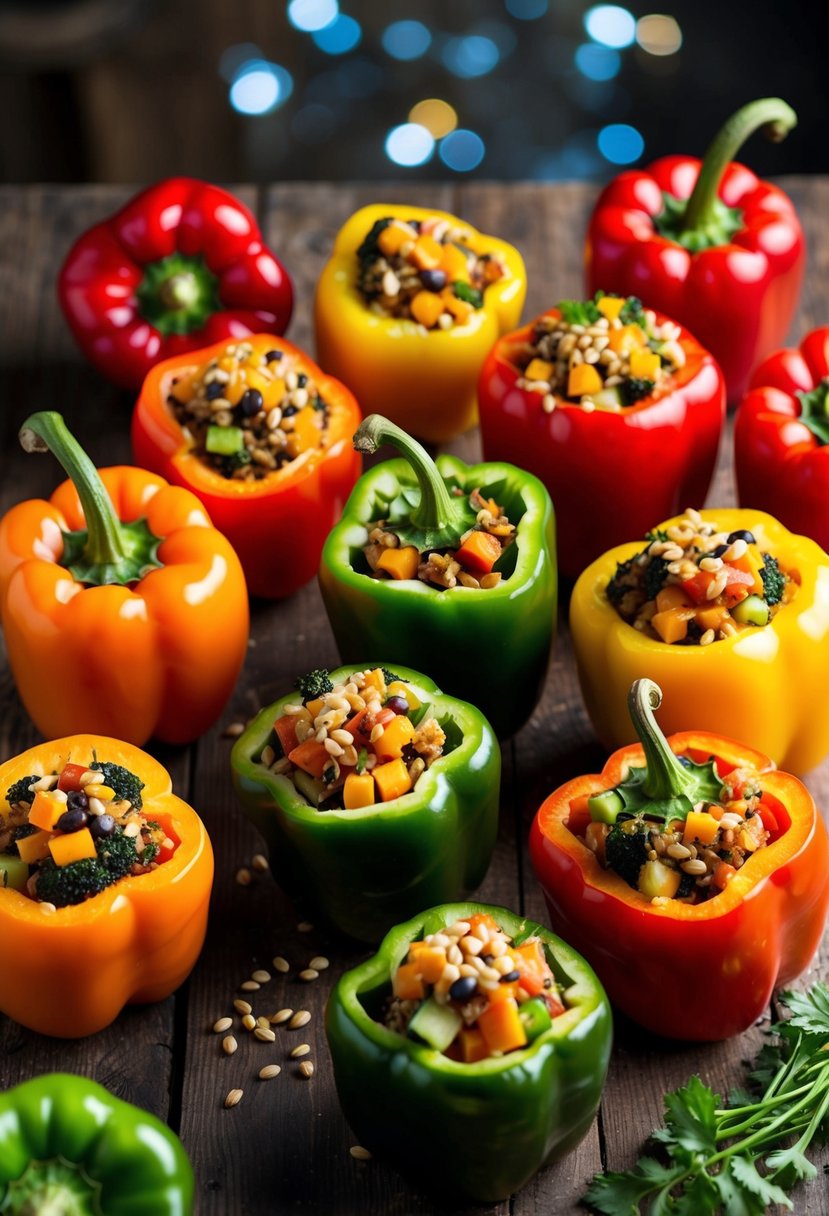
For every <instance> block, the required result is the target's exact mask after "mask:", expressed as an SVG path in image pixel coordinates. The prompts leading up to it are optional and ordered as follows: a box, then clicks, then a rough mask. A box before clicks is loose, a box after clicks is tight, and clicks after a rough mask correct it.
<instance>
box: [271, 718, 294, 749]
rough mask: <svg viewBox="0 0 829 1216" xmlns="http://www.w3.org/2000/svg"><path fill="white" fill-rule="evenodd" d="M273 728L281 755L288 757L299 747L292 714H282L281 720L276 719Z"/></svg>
mask: <svg viewBox="0 0 829 1216" xmlns="http://www.w3.org/2000/svg"><path fill="white" fill-rule="evenodd" d="M273 728H274V730H275V731H276V734H277V738H278V739H279V745H280V747H281V748H282V751H283V754H284V755H286V756H289V755H290V754H291V752H292V751H293V750H294V748H295V747H298V746H299V740H298V739H297V737H296V717H295V716H294V714H283V715H282V717H281V718H277V719H276V721H275V722H274V724H273Z"/></svg>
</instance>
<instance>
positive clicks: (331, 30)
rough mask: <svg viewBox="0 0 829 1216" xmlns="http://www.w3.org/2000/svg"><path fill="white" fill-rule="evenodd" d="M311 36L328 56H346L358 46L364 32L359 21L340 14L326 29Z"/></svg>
mask: <svg viewBox="0 0 829 1216" xmlns="http://www.w3.org/2000/svg"><path fill="white" fill-rule="evenodd" d="M311 36H312V38H313V39H314V42H315V43H316V45H317V46H318V47H319V49H320V50H321V51H325V53H326V54H327V55H345V54H346V53H347V52H348V51H353V50H354V48H355V46H357V45H358V43H359V41H360V39H361V38H362V36H363V31H362V27H361V26H360V23H359V21H355V20H354V18H353V17H347V16H346V15H345V13H340V14H339V15H338V16H337V17H336V18H335V19H334V20H333V21H332V22H331V24H330V25H326V27H325V29H322V30H317V31H316V32H315V33H314V34H312V35H311Z"/></svg>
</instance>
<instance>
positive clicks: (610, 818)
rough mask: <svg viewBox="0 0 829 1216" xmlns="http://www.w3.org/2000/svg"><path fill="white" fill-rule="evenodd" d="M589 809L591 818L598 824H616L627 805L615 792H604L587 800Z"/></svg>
mask: <svg viewBox="0 0 829 1216" xmlns="http://www.w3.org/2000/svg"><path fill="white" fill-rule="evenodd" d="M587 809H588V811H589V812H590V818H591V819H593V820H595V821H596V822H597V823H615V822H616V820H617V819H618V818H619V815H620V813H621V812H622V811H623V810H624V809H625V804H624V801H623V800H622V798H621V797H620V795H619V794H617V793H616V791H615V790H602V792H601V794H593V795H592V796H591V797H590V798H588V799H587Z"/></svg>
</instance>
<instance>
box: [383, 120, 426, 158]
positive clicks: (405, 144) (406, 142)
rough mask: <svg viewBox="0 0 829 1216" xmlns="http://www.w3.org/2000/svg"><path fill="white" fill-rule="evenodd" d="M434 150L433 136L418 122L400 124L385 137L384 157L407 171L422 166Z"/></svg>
mask: <svg viewBox="0 0 829 1216" xmlns="http://www.w3.org/2000/svg"><path fill="white" fill-rule="evenodd" d="M434 150H435V140H434V137H433V135H432V134H431V132H429V131H427V130H426V128H425V127H422V126H421V125H420V123H419V122H404V123H401V125H400V126H399V127H393V128H392V129H391V131H389V133H388V135H387V136H386V156H388V158H389V160H393V161H394V163H395V164H396V165H403V166H404V167H405V168H407V169H409V168H413V167H414V166H415V165H424V164H425V163H426V161H427V160H428V159H429V157H430V156H431V155H432V153H433V152H434Z"/></svg>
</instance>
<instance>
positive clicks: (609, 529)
mask: <svg viewBox="0 0 829 1216" xmlns="http://www.w3.org/2000/svg"><path fill="white" fill-rule="evenodd" d="M478 397H479V403H480V411H481V437H482V440H483V447H484V457H485V459H487V460H509V461H511V462H512V463H513V464H517V465H518V466H519V467H520V468H522V469H528V470H529V471H530V472H532V473H534V474H535V475H536V477H539V478H540V479H541V480H542V481H543V482H544V484H545V485H546V487H547V489H548V490H549V491H550V494H551V495H552V496H553V501H554V503H555V507H556V520H557V525H558V556H559V567H560V569H561V571H562V573H563V574H565V575H566V576H567V577H568V578H575V577H576V576H577V575H578V574H580V573H581V571H582V570H583V569H584V567H585V566H586V565H587V564H588V562H591V561H592V560H593V559H594V558H595V557H597V556H598V555H599V554H600V553H602V552H604V550H605V549H607V548H608V547H609V546H610V545H615V544H618V543H619V542H620V541H622V540H623V539H624V538H625V537H626V536H636V535H638V534H641V533H643V532H644V531H645V529H646V528H647V527H648V526H649V525H650V523H651V522H652V521H653V520H654V519H662V518H664V517H665V516H667V515H670V514H672V513H673V512H675V511H677V510H678V509H679V508H680V507H681V505H682V503H684V502H689V501H692V502H702V501H703V500H704V498H705V495H706V494H707V492H708V486H709V484H710V481H711V475H712V473H713V471H714V464H715V462H716V459H717V449H718V447H719V442H720V434H721V431H722V426H723V421H724V418H725V386H724V383H723V378H722V374H721V372H720V370H719V368H718V366H717V364H716V362H715V360H714V359H713V357H712V356H711V355H710V354H709V353H708V352H707V351H706V350H704V349H703V347H702V346H700V344H699V343H698V342H697V341H696V339H695V338H693V337H692V336H691V334H689V333H688V331H687V330H686V329H683V328H682V327H681V326H680V325H676V324H674V322H673V321H670V320H668V318H667V317H663V316H660V315H657V314H656V313H654V312H653V311H652V310H651V309H649V308H643V306H642V304H641V302H640V301H639V300H638V299H637V298H636V297H634V296H629V297H627V298H622V297H621V296H611V295H606V294H605V293H604V292H602V291H599V292H597V293H596V297H595V299H593V300H562V301H561V303H560V304H558V305H557V307H556V308H552V309H550V311H549V312H546V313H543V314H542V315H541V316H540V317H537V318H536V320H535V321H533V322H532V323H531V324H530V325H527V326H525V327H524V328H523V329H519V330H516V331H515V333H512V334H508V335H507V336H506V337H505V338H502V339H501V340H500V342H498V343H496V345H495V346H494V347H493V349H492V351H491V352H490V354H489V356H488V357H487V360H486V363H485V364H484V368H483V371H482V373H481V380H480V385H479V389H478Z"/></svg>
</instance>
